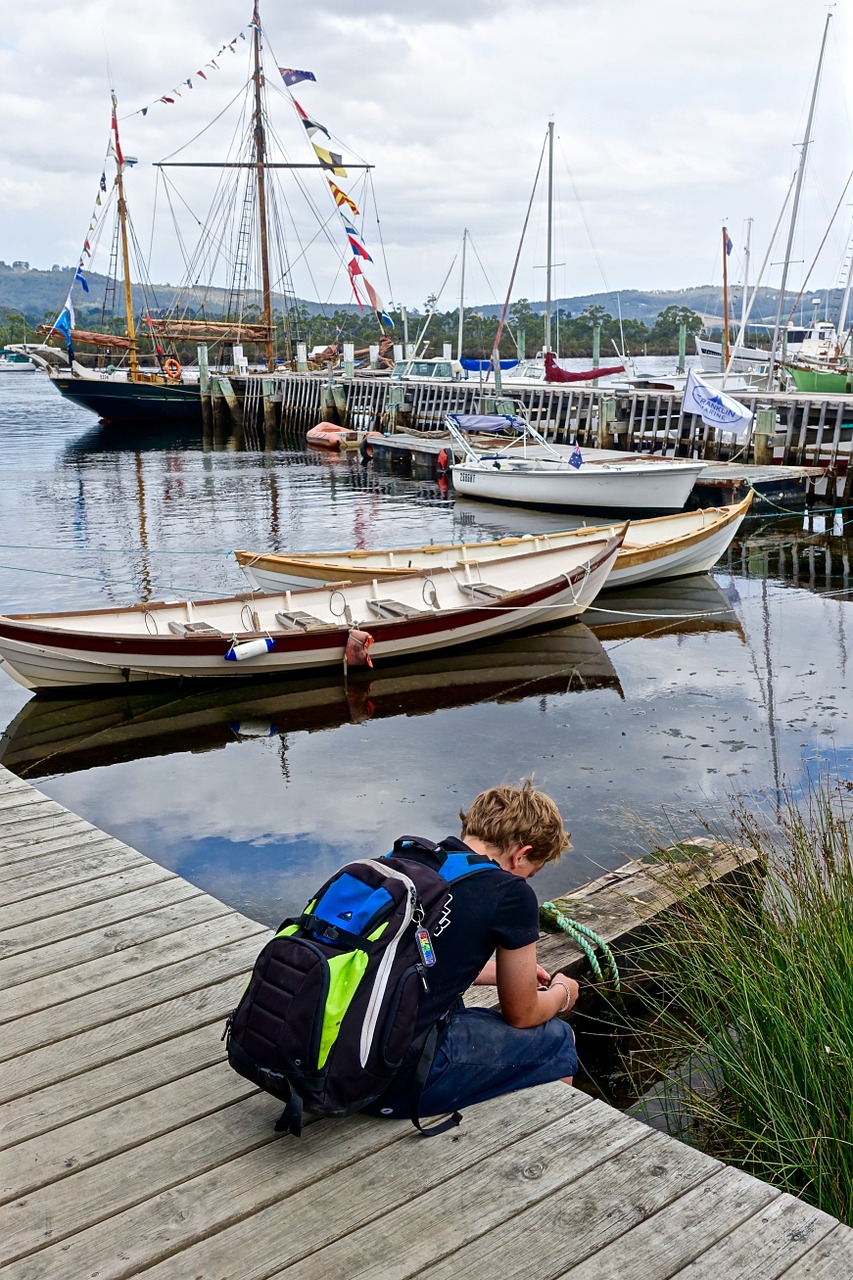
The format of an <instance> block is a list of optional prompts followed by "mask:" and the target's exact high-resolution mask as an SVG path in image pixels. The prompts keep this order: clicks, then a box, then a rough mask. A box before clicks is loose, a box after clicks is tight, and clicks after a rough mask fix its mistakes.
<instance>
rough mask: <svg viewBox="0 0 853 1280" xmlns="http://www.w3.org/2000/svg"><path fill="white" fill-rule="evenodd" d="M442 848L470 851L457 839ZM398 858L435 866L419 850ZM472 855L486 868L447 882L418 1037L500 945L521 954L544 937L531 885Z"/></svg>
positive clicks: (434, 932)
mask: <svg viewBox="0 0 853 1280" xmlns="http://www.w3.org/2000/svg"><path fill="white" fill-rule="evenodd" d="M443 845H444V847H445V848H447V849H453V850H459V851H460V852H468V853H470V852H471V851H470V850H469V849H468V846H467V845H466V844H463V843H462V841H461V840H457V839H455V838H454V837H450V838H448V839H447V840H445V841H443ZM396 856H398V857H400V856H402V857H404V858H406V859H408V858H412V859H413V860H414V861H417V862H423V863H425V865H427V866H429V865H430V857H429V854H428V853H425V852H424V853H419V852H418V851H417V850H416V849H413V850H412V851H411V852H410V851H409V850H406V851H405V853H404V854H402V855H400V854H398V855H396ZM473 856H474V859H475V861H477V862H483V863H485V864H486V867H487V870H484V871H478V872H476V873H475V874H474V875H470V876H466V877H465V878H464V879H462V880H458V881H456V882H455V883H451V884H448V886H447V894H446V897H445V900H444V903H443V906H442V910H441V913H440V916H439V919H438V923H437V924H434V925H433V926H432V928H431V930H430V936H431V938H432V945H433V950H434V951H435V964H434V965H433V966H432V967H431V968H430V969H429V970H428V971H427V978H428V982H429V991H428V992H427V991H425V992H424V994H423V996H422V997H421V1006H420V1011H419V1014H418V1026H417V1031H416V1033H415V1034H416V1035H418V1034H420V1032H421V1031H425V1030H426V1029H427V1028H428V1027H431V1026H432V1024H433V1023H434V1022H436V1021H437V1020H438V1019H439V1018H440V1017H442V1016H443V1015H444V1014H445V1013H447V1011H448V1010H449V1009H450V1008H451V1006H452V1005H453V1004H454V1003H455V1002H456V1000H457V998H458V997H459V996H461V995H462V993H463V992H464V991H465V990H466V989H467V988H468V987H470V985H471V983H472V982H473V981H474V979H475V978H476V977H477V974H478V973H479V972H480V970H481V969H482V968H483V965H484V964H485V963H486V961H487V960H490V959H491V957H492V955H493V954H494V952H495V949H496V948H497V947H504V948H505V949H506V950H507V951H516V950H518V948H519V947H527V946H529V945H530V943H531V942H536V941H537V939H538V938H539V904H538V902H537V900H536V894H535V893H534V892H533V890H532V888H531V887H530V885H529V884H528V883H527V881H526V880H524V879H522V878H521V877H520V876H514V875H512V873H511V872H509V871H504V869H503V868H502V867H500V866H498V864H497V863H496V862H492V860H491V859H490V858H487V857H486V856H485V854H482V855H477V854H474V855H473Z"/></svg>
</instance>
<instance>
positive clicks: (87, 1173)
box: [0, 769, 853, 1280]
mask: <svg viewBox="0 0 853 1280" xmlns="http://www.w3.org/2000/svg"><path fill="white" fill-rule="evenodd" d="M634 887H637V886H636V884H635V886H634ZM0 894H2V901H3V917H2V926H0V980H2V986H3V991H4V997H5V998H4V1003H3V1012H2V1019H3V1023H4V1032H5V1034H4V1036H3V1041H2V1050H0V1054H2V1059H3V1072H2V1077H0V1143H2V1148H3V1161H2V1197H0V1280H36V1278H37V1280H83V1277H98V1280H110V1278H112V1280H120V1278H123V1277H135V1276H142V1275H144V1276H145V1277H146V1280H217V1278H221V1280H232V1278H233V1277H234V1276H240V1278H241V1280H271V1278H272V1277H281V1278H283V1277H288V1278H289V1280H297V1278H298V1277H304V1278H305V1280H315V1278H316V1277H317V1276H323V1277H324V1280H343V1278H344V1277H346V1280H358V1278H359V1277H362V1278H364V1280H367V1278H368V1277H370V1278H372V1280H409V1278H411V1280H414V1277H422V1278H424V1280H456V1278H457V1277H459V1276H461V1275H465V1276H470V1277H471V1278H472V1280H481V1278H482V1280H486V1278H487V1277H488V1280H491V1278H492V1277H494V1276H501V1277H502V1278H503V1277H507V1278H511V1277H516V1280H528V1278H529V1277H530V1276H535V1277H536V1280H548V1278H551V1277H552V1278H554V1280H557V1278H559V1277H566V1276H571V1277H572V1280H587V1278H588V1280H604V1278H606V1277H613V1278H614V1280H615V1277H621V1276H623V1275H629V1274H630V1275H636V1276H638V1277H640V1278H641V1280H658V1278H659V1280H666V1278H667V1277H672V1276H675V1275H684V1276H687V1275H689V1276H693V1277H697V1280H698V1278H700V1277H708V1278H709V1280H710V1277H714V1280H718V1278H719V1277H720V1276H726V1277H746V1276H751V1277H755V1278H756V1280H759V1278H760V1280H774V1278H775V1277H781V1276H785V1277H786V1278H787V1280H805V1278H806V1277H810V1280H830V1278H831V1280H839V1277H843V1276H849V1275H853V1231H851V1230H850V1229H849V1228H847V1227H846V1226H843V1225H842V1224H840V1223H837V1222H836V1221H835V1220H834V1219H832V1218H830V1217H828V1216H827V1215H826V1214H823V1213H821V1212H819V1211H818V1210H816V1209H813V1208H810V1207H809V1206H808V1205H806V1204H804V1203H803V1202H802V1201H800V1200H798V1199H796V1198H794V1197H792V1196H790V1195H786V1194H780V1193H779V1192H778V1191H776V1190H775V1189H774V1188H772V1187H770V1186H767V1185H765V1184H764V1183H762V1182H759V1181H757V1180H756V1179H754V1178H751V1177H748V1176H747V1175H746V1174H743V1173H740V1172H738V1171H736V1170H734V1169H731V1168H727V1167H725V1166H724V1165H722V1164H720V1163H719V1162H718V1161H716V1160H713V1159H711V1158H709V1157H707V1156H705V1155H703V1154H701V1153H700V1152H697V1151H695V1150H692V1149H691V1148H688V1147H686V1146H683V1145H682V1144H680V1143H678V1142H676V1141H675V1140H673V1139H671V1138H668V1137H666V1136H665V1135H664V1134H662V1133H659V1132H657V1131H655V1130H653V1129H650V1128H648V1127H647V1126H645V1125H643V1124H641V1123H639V1122H638V1121H635V1120H632V1119H630V1118H628V1117H626V1116H624V1115H622V1114H620V1113H618V1112H616V1111H614V1110H612V1109H611V1108H610V1107H608V1106H606V1105H605V1104H604V1103H602V1102H599V1101H597V1100H594V1099H592V1098H589V1097H588V1096H586V1095H584V1094H583V1093H581V1092H579V1091H577V1090H575V1089H569V1088H566V1087H565V1086H563V1085H560V1084H555V1085H549V1086H545V1087H543V1088H540V1089H533V1090H527V1091H523V1092H521V1093H518V1094H515V1095H513V1096H511V1097H508V1098H501V1099H496V1100H495V1101H493V1102H489V1103H484V1104H482V1105H481V1106H478V1107H471V1108H469V1109H468V1110H467V1112H466V1114H465V1117H464V1121H463V1124H462V1126H461V1127H460V1128H459V1129H458V1130H456V1131H454V1132H452V1133H447V1134H444V1135H441V1136H439V1137H436V1138H431V1139H429V1140H427V1141H424V1140H423V1139H421V1138H419V1137H418V1136H417V1135H416V1134H415V1133H414V1130H413V1129H412V1127H411V1125H409V1124H408V1122H394V1121H382V1120H378V1119H372V1118H370V1117H366V1116H355V1117H351V1118H349V1119H346V1120H337V1121H330V1120H323V1121H320V1122H317V1123H313V1124H310V1125H309V1126H308V1127H307V1129H306V1132H305V1134H304V1136H303V1137H302V1138H301V1139H299V1140H296V1139H290V1138H282V1137H279V1136H277V1135H275V1133H274V1131H273V1129H272V1123H273V1120H274V1118H275V1115H276V1114H277V1109H276V1104H275V1102H274V1101H273V1100H271V1099H270V1098H268V1097H267V1096H266V1095H262V1094H259V1093H257V1092H256V1091H253V1090H252V1088H251V1086H250V1085H249V1084H248V1083H247V1082H246V1081H244V1080H242V1079H241V1078H240V1077H239V1076H237V1075H235V1074H234V1072H232V1071H231V1070H230V1069H229V1068H228V1067H227V1066H226V1065H225V1063H224V1060H223V1049H222V1045H221V1044H220V1032H221V1029H222V1024H223V1019H224V1017H225V1015H226V1013H227V1011H228V1010H229V1009H230V1008H231V1007H232V1006H233V1005H234V1003H235V1002H236V1000H237V998H238V997H239V994H240V991H241V990H242V987H243V984H244V981H245V977H246V974H247V972H248V970H249V968H250V967H251V964H252V961H253V959H254V957H255V955H256V953H257V951H258V950H259V948H260V946H261V945H262V943H263V941H264V940H265V938H266V937H267V936H268V935H269V931H268V930H267V929H265V928H263V927H261V926H260V925H258V924H257V923H255V922H254V921H251V920H247V919H246V918H245V917H243V916H241V915H240V914H239V913H237V912H235V911H232V910H230V909H229V908H228V907H226V906H224V905H223V904H222V903H220V902H217V901H216V900H215V899H213V898H211V897H209V896H208V895H207V894H205V893H202V892H201V891H200V890H198V889H197V888H195V887H194V886H193V885H191V884H188V883H187V882H186V881H184V880H182V879H181V878H180V877H179V876H177V875H175V874H173V873H172V872H170V871H167V870H165V869H164V868H162V867H159V866H158V865H156V864H155V863H153V862H151V861H149V860H148V859H147V858H145V857H143V856H142V855H141V854H139V853H138V852H136V851H135V850H133V849H131V848H129V847H128V846H127V845H125V844H122V843H121V841H119V840H116V839H113V838H112V837H110V836H108V835H106V834H105V833H104V832H102V831H99V830H98V829H97V828H95V827H93V826H91V825H90V824H89V823H88V822H85V821H84V820H83V819H81V818H79V817H76V816H75V815H73V814H71V813H69V812H68V811H67V810H66V809H64V808H62V806H60V805H58V804H56V803H55V802H53V801H51V800H49V799H48V798H46V797H45V796H43V795H42V794H41V793H39V792H38V791H36V790H35V788H33V787H32V786H30V785H29V784H28V783H25V782H22V781H20V780H19V779H18V778H16V777H15V776H14V775H12V774H10V773H9V772H8V771H7V770H4V769H0ZM634 896H637V895H634Z"/></svg>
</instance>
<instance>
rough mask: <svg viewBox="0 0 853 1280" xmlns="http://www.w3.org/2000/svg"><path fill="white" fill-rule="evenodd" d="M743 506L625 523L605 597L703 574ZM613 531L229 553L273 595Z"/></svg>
mask: <svg viewBox="0 0 853 1280" xmlns="http://www.w3.org/2000/svg"><path fill="white" fill-rule="evenodd" d="M751 502H752V493H749V494H747V496H746V497H745V498H744V500H743V501H742V502H736V503H732V504H731V505H730V506H726V507H706V508H703V509H702V510H700V511H683V512H679V513H678V514H676V515H673V516H657V517H653V518H652V519H649V520H632V521H631V522H630V524H629V525H628V530H627V533H626V534H625V540H624V542H623V543H622V546H621V548H620V551H619V554H618V555H617V557H616V563H615V564H614V566H613V568H612V569H611V571H610V575H609V577H608V579H607V582H606V584H605V590H607V591H610V590H612V589H614V588H618V587H629V586H635V585H637V584H639V583H641V582H660V581H663V580H665V579H668V578H684V577H687V576H689V575H690V574H693V573H707V571H708V570H709V569H710V568H711V566H712V565H715V564H716V563H717V561H718V560H719V559H720V557H721V556H722V555H723V554H724V552H725V551H726V549H727V547H728V546H729V543H730V542H731V541H732V539H733V538H734V536H735V534H736V533H737V531H738V529H739V528H740V526H741V523H742V521H743V518H744V516H745V515H746V513H747V512H748V510H749V506H750V503H751ZM619 528H621V525H586V526H584V527H583V528H581V529H568V530H561V531H560V532H555V533H536V534H524V535H523V536H521V537H510V538H499V539H497V540H496V541H493V542H469V543H465V542H456V543H450V544H442V545H438V544H430V545H429V546H421V547H394V548H393V549H385V550H376V551H362V550H353V551H335V552H332V551H308V552H286V553H279V552H268V553H264V552H257V551H235V552H234V555H235V557H236V559H237V562H238V564H239V565H240V568H241V569H242V570H243V572H244V573H245V574H246V577H247V578H248V580H249V582H250V583H251V585H252V586H253V587H255V588H256V589H257V590H258V591H273V592H274V591H283V590H285V589H288V588H289V589H294V588H304V587H308V586H316V585H317V583H323V582H335V581H336V580H338V579H339V578H349V579H350V580H351V581H353V582H370V581H372V580H373V579H374V578H376V579H393V578H399V577H403V576H405V575H406V574H407V573H411V572H412V571H413V570H421V569H428V570H429V569H434V568H435V567H436V566H438V565H442V566H445V565H453V564H458V563H459V562H460V561H469V562H471V563H476V564H479V565H481V566H485V565H486V564H490V563H492V562H493V561H495V560H501V559H505V558H506V557H508V556H517V555H520V554H523V553H524V552H528V551H541V550H544V549H546V548H551V549H554V550H556V549H557V548H559V547H567V548H568V547H577V546H579V545H581V544H582V543H584V542H593V541H595V540H596V539H598V538H602V537H612V536H614V535H615V534H616V533H617V532H618V530H619Z"/></svg>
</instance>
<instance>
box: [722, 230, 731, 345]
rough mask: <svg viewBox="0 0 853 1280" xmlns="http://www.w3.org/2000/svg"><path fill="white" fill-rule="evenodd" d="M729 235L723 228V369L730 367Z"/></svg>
mask: <svg viewBox="0 0 853 1280" xmlns="http://www.w3.org/2000/svg"><path fill="white" fill-rule="evenodd" d="M730 243H731V242H730V240H729V233H728V231H727V230H726V228H725V227H723V368H724V369H728V367H729V270H728V262H729V245H730Z"/></svg>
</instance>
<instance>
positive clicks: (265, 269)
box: [252, 3, 275, 371]
mask: <svg viewBox="0 0 853 1280" xmlns="http://www.w3.org/2000/svg"><path fill="white" fill-rule="evenodd" d="M252 27H253V31H252V37H253V41H254V52H255V74H254V81H255V170H256V173H257V181H258V220H259V222H260V232H261V286H262V289H263V297H264V324H265V325H266V328H267V337H266V342H265V350H266V358H267V369H269V370H270V371H272V370H273V369H274V368H275V352H274V350H273V327H272V296H271V294H270V263H269V248H268V245H267V197H266V186H265V166H266V135H265V133H264V118H263V110H262V107H263V97H262V94H261V74H262V73H261V19H260V16H259V13H258V3H256V4H255V11H254V14H253V16H252Z"/></svg>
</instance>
